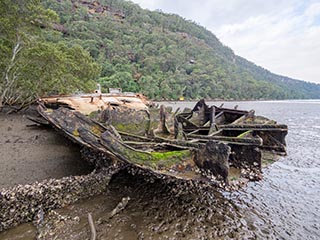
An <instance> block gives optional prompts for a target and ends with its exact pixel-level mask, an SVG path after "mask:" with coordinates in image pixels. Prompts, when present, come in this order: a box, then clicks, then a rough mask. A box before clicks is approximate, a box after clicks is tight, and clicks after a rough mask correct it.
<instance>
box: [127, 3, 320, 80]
mask: <svg viewBox="0 0 320 240" xmlns="http://www.w3.org/2000/svg"><path fill="white" fill-rule="evenodd" d="M132 1H133V2H134V3H137V4H139V5H140V6H141V7H142V8H147V9H150V10H155V9H161V10H162V11H163V12H166V13H176V14H178V15H180V16H182V17H184V18H186V19H188V20H193V21H195V22H196V23H199V24H200V25H202V26H204V27H206V28H207V29H208V30H210V31H211V32H213V33H214V34H215V35H216V36H217V37H218V38H219V39H220V41H221V42H222V43H223V44H224V45H227V46H228V47H230V48H231V49H232V50H234V52H235V53H236V54H237V55H239V56H242V57H244V58H246V59H247V60H249V61H252V62H254V63H255V64H257V65H259V66H262V67H264V68H266V69H268V70H270V71H271V72H273V73H276V74H280V75H284V76H288V77H291V78H295V79H300V80H305V81H309V82H316V83H320V0H132Z"/></svg>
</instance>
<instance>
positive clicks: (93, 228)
mask: <svg viewBox="0 0 320 240" xmlns="http://www.w3.org/2000/svg"><path fill="white" fill-rule="evenodd" d="M88 222H89V226H90V231H91V238H90V240H96V238H97V232H96V228H95V226H94V223H93V219H92V215H91V213H88Z"/></svg>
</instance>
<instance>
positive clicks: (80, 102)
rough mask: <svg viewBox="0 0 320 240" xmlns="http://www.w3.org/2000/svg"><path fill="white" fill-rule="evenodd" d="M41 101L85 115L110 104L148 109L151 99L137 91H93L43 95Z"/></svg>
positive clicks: (98, 110)
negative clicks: (90, 92) (88, 92)
mask: <svg viewBox="0 0 320 240" xmlns="http://www.w3.org/2000/svg"><path fill="white" fill-rule="evenodd" d="M38 101H39V102H40V103H42V104H45V105H46V106H50V108H58V107H60V106H64V107H67V108H70V109H73V110H76V111H79V112H81V113H83V114H85V115H89V114H92V115H94V114H96V113H97V112H100V111H103V110H104V109H106V108H107V107H109V106H126V107H128V108H133V109H135V110H147V109H148V105H149V104H150V103H149V101H148V100H147V99H146V97H144V96H143V95H142V94H135V93H121V92H119V93H100V92H97V93H92V94H78V95H57V96H51V97H43V98H40V99H39V100H38Z"/></svg>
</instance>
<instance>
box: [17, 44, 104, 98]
mask: <svg viewBox="0 0 320 240" xmlns="http://www.w3.org/2000/svg"><path fill="white" fill-rule="evenodd" d="M21 61H22V62H23V63H26V64H21V67H22V68H21V74H22V76H23V78H21V79H20V81H19V82H18V86H19V87H20V88H22V89H28V92H26V93H27V94H34V95H37V96H45V95H49V94H66V93H72V92H77V91H86V92H87V91H88V90H90V89H93V88H94V87H95V86H94V85H95V84H94V83H93V81H92V79H94V78H95V77H96V76H97V75H98V74H99V70H100V68H99V65H98V64H96V63H94V62H92V59H91V57H90V55H89V53H88V52H86V51H85V50H84V49H83V48H82V47H81V46H79V45H74V46H72V47H68V46H67V45H66V44H65V43H62V42H60V43H59V44H54V43H50V42H36V43H34V44H33V45H32V46H30V47H29V48H27V49H26V51H24V53H23V59H22V60H21Z"/></svg>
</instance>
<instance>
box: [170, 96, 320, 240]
mask: <svg viewBox="0 0 320 240" xmlns="http://www.w3.org/2000/svg"><path fill="white" fill-rule="evenodd" d="M212 104H215V105H217V106H219V105H220V102H219V103H218V102H209V103H208V105H212ZM170 105H171V106H172V107H173V108H177V107H184V106H187V107H192V106H194V103H187V104H181V103H176V104H174V103H173V104H170ZM235 105H238V109H245V110H249V109H255V110H256V115H263V116H266V117H268V118H271V119H274V120H276V121H277V122H278V123H283V124H287V125H288V128H289V133H288V135H287V137H286V141H287V150H288V155H287V156H285V157H282V158H281V159H280V160H279V161H278V162H276V163H275V164H273V165H272V166H270V167H269V168H268V169H266V170H265V171H264V179H263V180H262V181H261V182H257V183H250V184H249V185H248V186H247V187H246V188H245V189H243V190H242V191H241V192H236V193H232V194H226V196H227V197H228V198H230V199H231V200H232V201H233V202H234V203H235V204H237V205H239V206H240V209H241V210H242V211H241V212H242V213H241V214H243V216H242V217H244V219H245V220H246V221H247V222H251V224H253V225H254V226H256V231H257V232H256V237H257V238H259V239H266V238H275V239H320V100H292V101H253V102H227V103H224V107H233V106H235Z"/></svg>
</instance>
